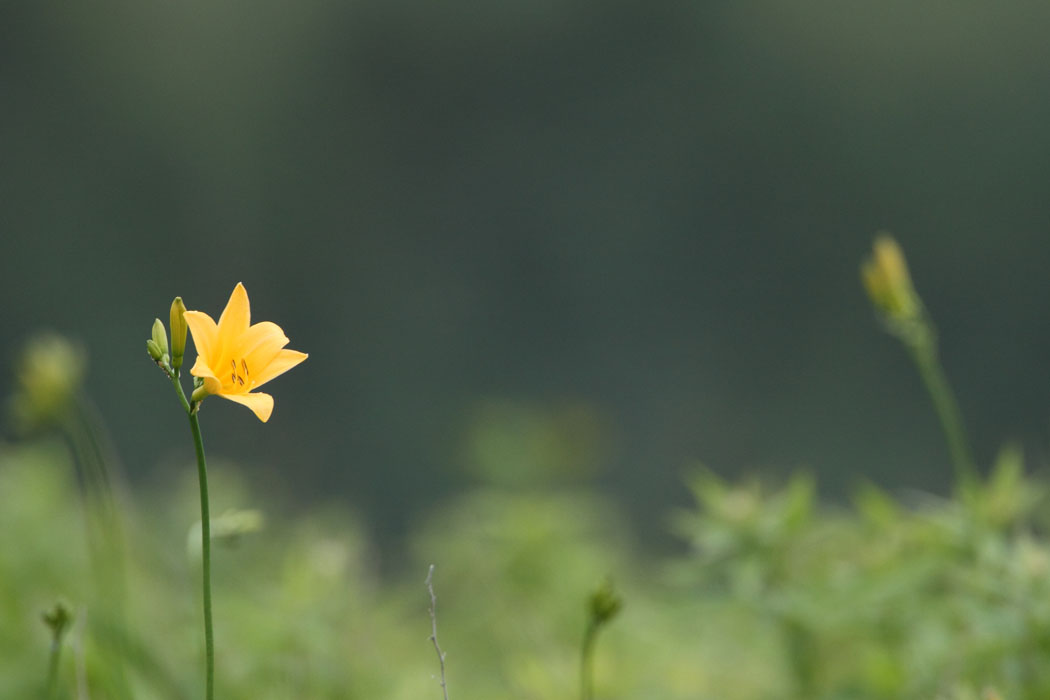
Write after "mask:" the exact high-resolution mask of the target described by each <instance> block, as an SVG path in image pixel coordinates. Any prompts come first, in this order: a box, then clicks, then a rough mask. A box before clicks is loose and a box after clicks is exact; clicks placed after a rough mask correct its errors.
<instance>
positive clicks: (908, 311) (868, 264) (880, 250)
mask: <svg viewBox="0 0 1050 700" xmlns="http://www.w3.org/2000/svg"><path fill="white" fill-rule="evenodd" d="M873 248H874V251H873V253H872V256H871V257H870V258H869V259H868V260H866V261H865V262H864V264H863V265H861V269H860V273H861V280H862V281H863V282H864V286H865V288H866V289H867V291H868V297H869V298H870V299H871V301H872V303H874V304H875V306H876V307H877V308H878V309H879V310H880V311H882V312H883V313H884V314H886V315H887V316H888V317H889V318H891V319H893V320H895V321H913V320H916V319H917V318H918V317H919V315H920V313H921V309H922V302H920V301H919V297H918V295H917V294H916V293H915V289H914V288H913V287H912V284H911V275H909V274H908V264H907V263H906V262H905V261H904V253H902V252H901V249H900V246H898V245H897V242H896V241H895V240H893V238H892V237H891V236H889V235H888V234H885V233H883V234H879V236H878V237H877V238H876V239H875V245H874V246H873Z"/></svg>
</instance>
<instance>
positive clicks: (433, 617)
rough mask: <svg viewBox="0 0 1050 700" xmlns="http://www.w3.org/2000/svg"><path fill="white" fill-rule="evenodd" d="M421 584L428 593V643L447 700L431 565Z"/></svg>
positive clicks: (443, 657) (443, 656)
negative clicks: (436, 659)
mask: <svg viewBox="0 0 1050 700" xmlns="http://www.w3.org/2000/svg"><path fill="white" fill-rule="evenodd" d="M423 583H424V584H425V585H426V587H427V591H428V592H429V593H430V641H431V642H433V643H434V651H436V652H437V655H438V663H439V664H440V665H441V692H443V693H444V694H445V700H448V687H447V686H446V685H445V652H443V651H441V647H440V646H438V623H437V614H436V613H435V612H434V611H435V610H436V609H437V596H436V595H434V565H433V564H431V565H430V571H428V572H427V580H426V581H424V582H423Z"/></svg>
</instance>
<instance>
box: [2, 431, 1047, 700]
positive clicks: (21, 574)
mask: <svg viewBox="0 0 1050 700" xmlns="http://www.w3.org/2000/svg"><path fill="white" fill-rule="evenodd" d="M193 476H194V474H193V470H192V469H190V468H189V467H188V466H187V469H186V470H185V472H184V474H183V480H182V481H181V482H179V483H171V484H167V485H165V486H164V487H163V488H157V489H156V490H155V491H153V492H151V493H141V494H138V495H137V499H136V502H135V503H134V504H133V503H131V502H125V503H123V504H122V509H121V514H122V516H123V518H124V519H125V520H126V523H127V525H128V527H126V532H127V533H129V534H128V556H127V576H128V581H127V590H128V593H127V599H126V600H125V601H124V603H125V605H126V609H127V617H126V622H124V623H122V624H120V625H118V624H97V625H92V624H91V621H92V619H93V618H97V617H99V616H105V615H109V614H110V613H109V612H107V610H108V608H107V606H106V605H103V604H102V598H104V597H105V592H104V591H103V592H101V594H100V592H99V591H97V590H94V589H93V587H92V585H91V581H92V574H91V567H90V562H89V559H88V557H87V556H86V552H87V546H86V542H85V532H84V528H83V517H84V513H83V509H84V507H83V506H82V500H81V498H80V495H79V493H78V486H77V481H76V478H75V475H74V470H73V466H72V460H71V456H70V453H69V452H67V451H66V450H65V449H64V448H63V447H62V446H61V445H59V444H57V443H53V442H47V441H41V442H37V443H30V444H24V445H18V446H16V445H6V446H4V447H3V448H2V450H0V606H2V608H0V614H2V619H3V621H4V624H3V625H0V697H12V698H14V697H34V696H37V695H38V694H39V693H40V692H41V689H42V688H43V687H44V684H45V681H46V675H47V663H48V653H49V652H48V650H49V641H50V638H51V635H50V632H49V630H48V628H47V626H46V625H44V624H43V623H42V622H41V613H42V612H43V611H45V610H49V609H51V608H52V607H53V606H54V604H55V601H56V600H59V599H64V600H67V601H69V605H70V606H71V608H72V610H73V611H75V614H74V617H73V623H72V629H71V631H70V632H69V634H68V635H67V636H66V644H67V645H68V647H67V653H64V654H63V655H62V656H61V666H60V669H59V680H60V687H61V688H63V689H64V692H65V695H63V696H62V697H75V695H73V692H74V689H75V688H77V687H81V688H87V689H89V690H90V694H91V697H92V698H107V697H120V691H119V690H114V689H113V688H117V687H118V686H115V685H113V682H112V676H113V673H112V668H111V667H112V665H114V664H116V665H119V666H120V668H121V669H122V675H124V676H125V677H126V679H127V682H128V683H129V688H130V691H131V697H135V698H189V697H195V696H196V695H197V693H198V691H199V688H198V686H199V684H200V681H201V678H200V675H201V668H202V664H201V654H202V650H201V644H202V642H201V632H200V620H199V616H200V612H199V600H198V597H199V571H198V566H199V563H198V559H197V556H196V552H195V551H191V552H187V551H186V548H185V542H186V537H187V532H188V531H189V530H191V529H192V528H193V527H194V523H195V522H196V515H197V511H196V509H197V503H196V499H195V496H196V494H195V486H194V482H193ZM690 486H691V489H692V492H693V494H694V496H695V501H696V505H695V507H693V508H689V509H685V510H682V511H680V512H678V513H676V514H675V515H674V517H673V526H674V528H675V530H676V531H677V532H678V533H679V534H681V535H682V536H683V537H684V538H686V540H687V541H688V542H689V543H690V545H691V546H690V547H689V549H688V551H686V552H683V553H682V554H680V555H677V556H674V557H672V558H670V559H668V560H656V559H654V558H653V557H652V556H651V555H649V554H647V553H646V552H644V551H639V549H638V548H637V547H636V546H635V545H634V542H633V538H632V536H631V533H630V532H629V531H627V529H626V528H625V526H624V523H625V519H624V517H623V515H622V513H620V512H619V511H618V510H617V509H616V508H614V507H613V506H612V505H611V504H610V503H609V502H607V501H605V500H602V499H600V498H597V497H596V496H594V495H593V494H592V493H586V492H582V491H573V490H570V489H568V488H565V489H561V490H552V489H546V490H539V489H537V490H532V491H529V490H522V489H520V488H519V489H515V490H508V489H506V488H503V487H484V488H479V489H477V490H476V491H474V492H472V493H468V494H466V495H463V496H462V497H459V498H455V499H453V500H450V501H448V502H445V503H437V504H434V506H433V508H432V509H431V512H430V514H429V516H428V517H426V518H425V519H422V520H420V521H419V522H418V523H417V525H416V527H415V529H414V533H413V535H412V537H411V541H412V543H413V545H412V553H411V555H410V557H409V560H408V562H407V563H406V565H405V566H404V567H403V569H401V570H400V571H396V572H390V573H386V574H384V575H382V576H380V575H379V574H378V573H377V569H376V567H375V551H374V550H373V548H372V545H371V544H370V542H369V537H368V536H367V534H366V532H365V531H364V529H363V528H362V526H361V524H360V523H359V522H357V520H356V519H355V518H354V516H353V515H352V514H350V513H348V512H346V511H345V510H344V509H342V508H341V507H336V506H333V507H330V508H329V507H319V508H315V509H312V510H311V511H310V512H309V513H296V512H289V511H288V510H287V509H282V508H280V507H277V506H276V505H274V503H273V499H272V496H271V495H268V494H267V493H266V484H264V483H259V482H258V481H257V480H254V479H252V478H251V477H249V476H247V475H240V474H239V473H238V470H237V469H236V468H233V467H231V466H229V465H220V466H219V467H218V468H217V469H216V470H215V475H214V480H213V491H214V493H215V494H216V495H217V501H218V503H217V511H218V512H228V513H229V519H230V522H231V528H230V532H231V534H235V535H236V536H232V537H224V538H222V539H221V540H219V541H218V543H219V546H218V549H217V551H216V556H215V573H214V575H215V601H216V607H215V612H216V622H215V624H216V636H217V644H218V648H217V659H218V663H217V668H218V688H217V689H218V691H219V695H220V697H226V698H252V699H253V700H267V699H269V698H274V699H276V698H289V697H302V698H394V699H397V698H404V699H406V700H407V699H409V698H411V699H413V700H417V699H418V698H424V697H439V696H440V688H439V686H438V685H437V681H436V680H435V676H436V674H437V661H436V659H435V658H434V654H433V649H432V648H431V647H430V645H429V643H428V635H429V619H428V616H427V606H428V604H429V597H428V595H427V592H426V590H425V588H424V586H423V580H424V577H425V574H426V571H427V568H428V565H429V564H431V563H434V564H436V565H437V569H436V576H435V579H434V585H435V588H436V592H437V595H438V599H439V601H440V602H439V605H440V616H439V627H440V634H441V639H442V647H443V648H444V650H445V651H446V652H447V654H448V657H447V667H448V682H449V691H450V696H451V697H452V698H454V699H455V700H468V699H470V698H478V699H481V698H494V697H502V698H520V699H523V700H524V699H534V698H535V699H539V698H553V697H574V696H575V692H576V688H577V682H578V663H579V657H578V652H579V645H580V641H581V639H582V637H583V634H584V628H585V626H586V624H587V620H588V614H589V611H588V605H589V604H590V603H589V602H588V601H589V596H590V595H591V594H592V593H593V591H595V590H596V588H597V587H598V586H599V585H600V583H601V581H602V580H603V577H605V576H606V575H609V576H612V577H614V578H615V580H616V582H617V590H618V592H619V594H621V595H622V596H623V599H624V600H626V601H627V605H625V606H624V607H623V609H622V611H621V612H620V614H619V616H618V617H617V620H616V621H615V623H614V624H612V625H611V626H610V627H609V629H608V630H607V631H606V632H605V633H604V634H603V635H602V640H601V644H599V645H598V647H597V649H596V652H595V676H596V690H595V697H597V698H625V699H626V698H651V699H654V700H660V699H664V698H667V699H671V698H712V699H714V698H718V699H724V700H736V699H741V700H743V699H757V698H799V699H802V698H806V699H814V698H828V699H831V698H836V699H839V698H841V699H847V698H850V699H853V698H856V699H865V698H873V699H874V698H891V697H892V698H929V699H944V700H965V699H968V698H973V699H974V700H984V699H986V698H996V697H1002V698H1010V699H1015V700H1023V699H1026V698H1029V699H1036V698H1045V697H1048V696H1050V576H1048V574H1050V542H1048V540H1047V537H1046V531H1047V529H1046V525H1047V523H1050V509H1048V508H1047V502H1046V499H1045V498H1044V495H1045V493H1046V484H1045V483H1044V482H1042V481H1040V480H1035V479H1032V478H1030V477H1027V476H1025V474H1024V471H1023V466H1022V459H1021V456H1020V454H1019V453H1018V452H1017V451H1016V450H1013V449H1007V450H1004V451H1003V453H1002V454H1001V456H1000V458H999V459H998V462H997V464H996V466H995V469H994V470H993V472H992V474H991V475H990V477H989V478H988V479H987V480H986V482H985V483H983V484H982V485H981V486H980V487H979V488H977V489H976V490H974V491H972V492H970V493H968V494H966V495H961V496H959V497H957V498H952V499H940V498H934V497H932V496H923V497H909V498H908V499H904V500H902V499H900V498H896V497H894V496H892V495H891V494H889V493H887V492H885V491H883V490H880V489H878V488H875V487H874V486H866V487H864V488H862V489H860V490H859V491H858V492H857V494H856V497H855V499H854V502H853V505H852V506H851V507H849V508H844V507H839V508H830V507H825V506H822V505H821V504H820V503H819V502H818V499H817V496H816V489H815V486H814V483H813V480H812V479H810V478H809V477H807V476H804V475H800V476H795V477H793V478H791V479H790V480H789V481H788V482H787V483H785V484H784V485H783V486H782V487H779V488H769V487H768V486H767V485H766V484H763V483H761V482H759V481H757V480H753V481H742V482H727V481H725V480H723V479H721V478H719V477H718V476H716V475H714V474H713V473H711V472H709V471H699V472H698V473H697V474H696V475H695V476H694V477H693V478H692V479H691V481H690ZM262 513H265V518H263V516H262ZM220 520H221V518H220ZM597 590H601V588H597ZM95 622H99V620H95ZM110 622H112V620H110ZM106 635H115V636H117V637H119V638H120V644H117V645H113V644H107V643H106V641H105V636H106ZM114 650H121V651H120V652H119V653H117V652H115V651H114ZM996 693H998V695H997V694H996Z"/></svg>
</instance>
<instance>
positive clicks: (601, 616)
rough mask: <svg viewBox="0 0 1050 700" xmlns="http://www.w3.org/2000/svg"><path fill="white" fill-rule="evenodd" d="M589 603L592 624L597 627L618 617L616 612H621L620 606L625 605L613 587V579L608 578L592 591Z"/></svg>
mask: <svg viewBox="0 0 1050 700" xmlns="http://www.w3.org/2000/svg"><path fill="white" fill-rule="evenodd" d="M587 603H588V605H587V607H588V612H589V613H590V617H591V624H593V625H594V626H595V627H600V626H601V625H604V624H605V623H606V622H608V621H609V620H611V619H613V618H614V617H616V614H617V613H619V612H620V608H622V607H623V598H621V597H620V594H619V593H617V592H616V589H615V588H613V585H612V581H609V580H608V579H606V580H605V582H604V583H602V585H601V586H599V587H598V588H597V589H596V590H595V591H594V592H593V593H591V596H590V598H589V599H588V601H587Z"/></svg>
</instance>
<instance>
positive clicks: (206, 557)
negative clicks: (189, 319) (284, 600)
mask: <svg viewBox="0 0 1050 700" xmlns="http://www.w3.org/2000/svg"><path fill="white" fill-rule="evenodd" d="M171 381H172V384H174V385H175V391H176V392H177V393H178V395H179V400H180V402H181V403H182V406H183V408H185V409H186V415H188V416H189V419H190V431H191V432H192V433H193V446H194V448H195V449H196V451H197V478H198V481H199V483H200V490H201V569H202V570H203V574H204V576H203V578H204V581H203V586H204V653H205V669H206V677H207V680H206V685H205V698H206V700H213V698H214V697H215V639H214V637H213V634H212V624H211V517H210V515H209V512H208V465H207V462H206V461H205V458H204V439H203V438H202V437H201V426H200V422H199V421H198V420H197V412H196V411H194V410H193V408H192V407H191V406H190V403H189V402H188V401H187V400H186V394H185V393H184V392H183V391H182V384H181V383H180V382H179V379H178V376H177V375H172V377H171Z"/></svg>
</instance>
